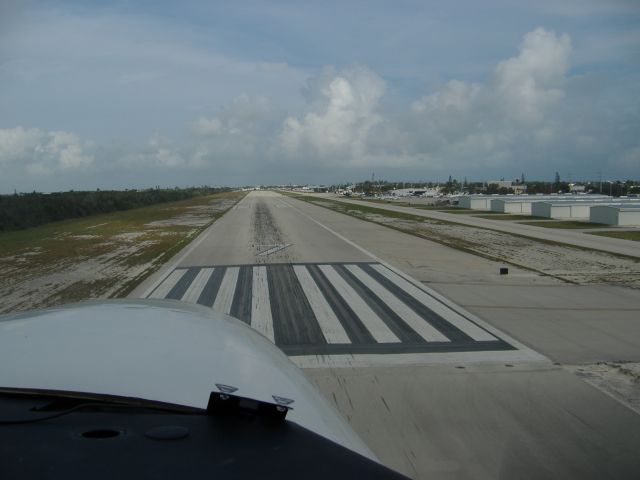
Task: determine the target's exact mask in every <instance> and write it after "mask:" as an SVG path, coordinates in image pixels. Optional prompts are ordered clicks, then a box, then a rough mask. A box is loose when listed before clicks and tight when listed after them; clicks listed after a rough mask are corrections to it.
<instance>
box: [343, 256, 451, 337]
mask: <svg viewBox="0 0 640 480" xmlns="http://www.w3.org/2000/svg"><path fill="white" fill-rule="evenodd" d="M346 268H347V270H349V271H350V272H351V273H353V275H354V276H355V277H356V278H357V279H358V280H360V281H361V282H362V283H363V284H364V285H365V286H366V287H367V288H368V289H369V290H371V291H372V292H373V293H374V294H375V295H376V296H377V297H378V298H379V299H380V300H382V301H383V302H384V303H385V304H387V306H388V307H389V308H391V310H393V311H394V312H395V313H396V314H397V315H398V316H399V317H400V318H401V319H402V320H403V321H404V322H405V323H406V324H407V325H409V326H410V327H411V328H412V329H413V330H414V331H415V332H416V333H417V334H418V335H420V336H421V337H422V338H424V339H425V340H426V341H427V342H449V341H450V340H449V339H448V338H447V337H446V336H445V335H443V334H442V333H441V332H440V331H438V330H436V329H435V328H434V327H433V326H432V325H431V324H430V323H429V322H427V321H426V320H425V319H424V318H422V317H421V316H420V315H418V314H417V313H416V312H414V311H413V310H412V309H411V308H410V307H409V306H408V305H407V304H405V303H404V302H403V301H402V300H400V299H399V298H398V297H396V296H395V295H394V294H393V293H391V292H390V291H389V290H387V289H386V288H385V287H383V286H382V285H380V283H378V281H376V280H375V279H374V278H373V277H371V276H370V275H369V274H368V273H367V272H365V271H364V270H363V269H362V268H361V267H359V266H357V265H346Z"/></svg>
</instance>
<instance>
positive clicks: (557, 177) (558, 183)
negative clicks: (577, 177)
mask: <svg viewBox="0 0 640 480" xmlns="http://www.w3.org/2000/svg"><path fill="white" fill-rule="evenodd" d="M553 184H554V185H556V186H558V185H560V174H559V173H558V172H556V179H555V181H554V182H553Z"/></svg>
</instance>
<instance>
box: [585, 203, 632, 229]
mask: <svg viewBox="0 0 640 480" xmlns="http://www.w3.org/2000/svg"><path fill="white" fill-rule="evenodd" d="M589 221H590V222H591V223H603V224H605V225H615V226H620V227H635V226H640V202H637V203H631V202H629V203H623V204H616V205H594V206H593V207H591V210H590V212H589Z"/></svg>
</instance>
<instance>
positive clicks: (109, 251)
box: [0, 192, 245, 306]
mask: <svg viewBox="0 0 640 480" xmlns="http://www.w3.org/2000/svg"><path fill="white" fill-rule="evenodd" d="M244 195H245V193H242V192H222V193H217V194H214V195H208V196H204V197H194V198H190V199H186V200H181V201H178V202H170V203H161V204H156V205H150V206H147V207H143V208H137V209H132V210H125V211H121V212H112V213H108V214H101V215H92V216H88V217H83V218H76V219H70V220H64V221H60V222H53V223H48V224H45V225H41V226H38V227H34V228H30V229H26V230H19V231H11V232H3V233H0V288H12V287H11V286H13V285H17V284H20V283H21V282H26V281H28V280H30V279H38V278H40V277H42V276H43V275H47V274H58V273H60V274H62V275H64V272H65V271H67V272H68V271H70V270H73V269H74V268H77V267H78V266H81V265H82V264H83V262H86V261H88V260H92V261H94V262H96V263H97V265H98V267H99V268H98V270H99V271H98V272H97V273H93V274H92V275H89V276H88V277H87V278H86V279H83V280H80V281H76V282H75V283H72V284H69V285H66V286H64V287H63V286H62V285H61V286H60V287H61V288H58V289H57V290H56V291H55V293H54V294H53V295H51V297H50V298H49V299H43V302H44V303H45V304H47V305H48V304H60V303H67V302H70V301H77V300H82V299H85V298H95V297H99V296H103V295H104V294H105V292H107V291H114V290H115V293H114V294H113V295H111V296H125V295H127V294H128V293H129V292H130V291H131V290H132V289H133V288H134V287H135V286H136V285H137V284H138V283H139V282H141V281H142V280H144V278H146V277H147V276H148V275H150V274H151V273H152V272H153V271H154V270H156V269H157V268H158V267H159V266H160V265H162V264H163V263H164V262H166V261H167V260H168V259H169V258H171V256H173V255H174V254H175V253H177V252H178V251H179V250H180V249H182V248H183V247H184V246H185V245H186V244H188V243H189V242H190V241H191V240H192V239H193V238H195V237H196V236H197V235H198V234H199V233H200V232H201V231H202V230H204V229H205V228H207V227H208V226H209V225H210V224H211V223H213V222H214V221H215V220H217V219H218V218H219V217H220V216H222V215H223V214H224V213H225V212H226V209H228V208H229V207H230V206H231V205H233V204H234V203H235V202H237V201H238V200H239V199H240V198H242V197H243V196H244ZM207 207H210V208H207ZM203 208H207V209H206V210H203ZM184 215H197V216H198V218H199V219H200V220H201V223H202V224H201V225H193V224H191V225H183V224H179V223H178V222H175V221H173V222H172V219H174V220H175V219H176V218H178V217H181V216H184ZM163 222H164V223H163ZM131 269H136V270H137V271H138V274H137V275H136V276H135V278H131V275H127V274H126V273H124V274H122V273H121V275H119V276H117V277H116V278H114V277H113V275H114V273H113V272H123V271H124V272H129V271H131ZM108 272H111V273H108ZM47 302H48V303H47ZM38 306H40V305H38Z"/></svg>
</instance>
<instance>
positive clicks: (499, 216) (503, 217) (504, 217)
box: [477, 212, 539, 220]
mask: <svg viewBox="0 0 640 480" xmlns="http://www.w3.org/2000/svg"><path fill="white" fill-rule="evenodd" d="M477 218H484V219H486V220H530V219H532V218H539V217H532V216H531V215H516V214H513V213H500V212H493V214H491V215H477Z"/></svg>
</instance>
